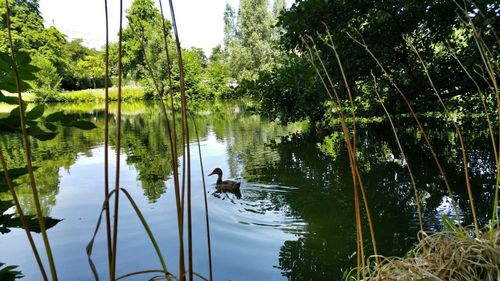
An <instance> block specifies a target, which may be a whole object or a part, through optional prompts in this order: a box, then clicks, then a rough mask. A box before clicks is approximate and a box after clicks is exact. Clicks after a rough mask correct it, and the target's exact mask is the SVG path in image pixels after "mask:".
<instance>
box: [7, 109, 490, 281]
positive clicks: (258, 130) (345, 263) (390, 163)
mask: <svg viewBox="0 0 500 281" xmlns="http://www.w3.org/2000/svg"><path fill="white" fill-rule="evenodd" d="M195 108H196V110H193V120H194V122H196V127H197V128H198V135H199V136H200V143H201V149H202V154H203V157H204V166H205V167H206V169H207V170H210V169H213V168H215V167H221V168H222V169H223V170H224V171H227V174H228V178H233V179H236V180H238V181H241V188H240V193H227V192H226V193H224V192H218V191H217V190H216V188H215V185H214V183H213V178H211V179H209V178H208V177H207V182H208V183H209V186H208V190H207V192H208V193H209V194H210V195H211V196H210V200H209V204H210V208H211V213H210V215H211V220H212V222H213V233H214V236H213V238H214V241H215V242H214V243H216V244H215V249H214V250H215V256H216V259H214V260H216V261H217V262H216V264H215V270H216V272H215V274H216V277H217V278H216V279H220V280H229V279H238V280H259V279H260V280H284V279H288V280H334V279H338V278H339V276H340V275H341V270H343V269H347V268H349V267H351V266H353V265H355V260H356V257H355V256H353V253H354V252H355V246H356V242H355V240H356V234H355V225H354V207H353V190H352V181H351V170H350V168H349V164H348V163H349V161H348V157H347V152H346V149H345V145H344V143H343V138H342V136H341V135H340V132H337V131H335V130H334V132H333V133H332V135H330V136H328V137H326V138H325V139H323V140H319V139H318V138H316V137H315V136H310V135H307V134H301V133H297V132H298V131H301V130H302V128H303V126H302V125H301V124H294V125H289V126H285V127H283V126H280V125H278V124H276V123H273V122H268V121H266V120H264V119H262V118H261V117H259V116H257V115H254V114H252V112H250V111H248V110H247V106H245V104H244V103H241V102H235V103H215V104H214V103H211V104H198V105H197V106H196V107H195ZM124 109H125V110H124V111H125V112H124V115H123V118H124V119H123V141H122V147H123V151H124V155H125V165H127V166H128V167H127V168H128V169H126V171H127V172H124V173H129V175H127V176H128V177H132V178H134V177H135V180H136V182H137V184H136V185H137V187H138V192H139V193H140V194H143V196H144V199H145V202H144V203H143V205H141V206H142V207H141V208H144V209H148V210H149V209H152V208H160V206H168V205H166V203H165V200H167V201H168V200H170V199H169V198H171V196H172V192H169V191H170V190H169V180H170V177H171V175H172V170H171V167H170V165H169V163H170V158H169V157H170V155H169V154H168V151H169V148H168V145H169V144H168V141H167V139H166V138H165V135H164V132H165V129H164V127H163V121H162V118H161V111H160V110H159V108H158V107H156V106H153V105H150V104H146V105H145V104H129V105H124ZM64 110H65V111H66V112H67V113H68V112H70V113H73V114H78V115H79V116H80V117H85V118H88V119H90V120H92V121H93V122H94V123H95V124H96V125H97V126H98V129H95V130H91V131H80V130H72V129H71V128H65V129H63V131H62V133H60V134H59V135H58V136H57V137H56V138H55V139H54V140H50V141H45V142H38V141H36V140H33V158H34V161H35V165H37V166H38V167H39V168H38V169H37V171H36V176H37V178H38V179H39V183H40V193H41V194H40V196H41V198H42V204H43V208H44V212H45V214H47V215H50V213H51V211H52V209H53V208H57V207H58V206H62V207H64V206H71V205H72V204H74V203H72V202H63V201H62V200H66V199H61V197H60V196H59V195H60V193H61V192H62V191H61V190H63V189H66V190H67V191H69V187H67V186H61V181H63V179H64V178H65V177H67V176H68V175H69V173H70V171H73V170H72V169H74V167H75V166H78V167H82V166H85V165H86V164H85V163H87V162H89V163H97V164H99V163H100V162H99V161H102V159H97V158H96V157H94V156H93V153H96V151H99V150H100V148H102V143H103V141H102V136H103V131H102V128H103V127H104V125H103V115H104V114H103V109H102V108H95V105H89V106H86V105H81V106H80V107H65V108H64ZM48 113H50V109H49V110H48ZM114 122H115V120H114V119H113V118H112V122H111V123H112V124H111V128H110V131H113V130H114ZM397 122H398V124H399V126H398V127H399V128H405V129H404V130H401V131H400V132H399V134H400V138H401V140H402V145H403V147H404V149H405V152H406V154H407V158H408V159H409V160H408V161H409V164H410V165H411V168H412V170H414V172H415V174H416V180H417V187H418V189H419V192H420V197H421V200H422V204H423V208H424V209H423V211H424V223H425V226H424V227H425V229H427V230H430V231H434V230H438V229H441V228H442V225H441V219H440V216H441V214H450V212H451V211H450V210H451V209H450V207H449V198H448V197H447V192H446V190H445V188H444V186H443V184H442V181H441V179H440V177H439V174H438V173H437V170H436V168H435V164H434V162H433V160H432V159H431V156H430V153H429V151H428V149H427V148H426V147H425V146H424V144H423V141H422V139H421V136H420V135H419V133H418V132H417V130H415V128H414V126H413V124H412V123H411V121H410V120H407V119H404V118H401V119H399V120H397ZM193 127H194V126H191V127H190V130H193ZM426 127H427V128H428V132H429V135H430V137H431V142H432V143H433V145H434V146H435V148H436V150H437V151H438V156H439V158H440V160H441V162H442V165H443V167H444V169H445V171H446V174H447V176H448V178H449V181H450V184H451V186H452V189H453V190H454V193H455V200H456V201H457V202H458V204H459V206H460V209H461V211H462V213H461V214H460V218H461V219H462V220H463V221H464V224H470V223H471V215H470V211H469V209H468V203H467V200H468V197H467V194H466V189H465V181H464V177H463V165H462V162H461V156H460V150H459V148H458V146H457V139H456V137H455V134H454V133H453V130H452V128H448V127H446V125H444V124H443V123H442V122H440V121H436V120H426ZM475 128H476V127H475V126H470V127H467V128H465V129H464V135H465V138H466V140H467V141H468V142H467V144H466V147H467V151H468V159H469V161H470V178H471V183H472V186H473V187H474V188H473V193H474V194H473V196H474V200H475V203H476V206H477V208H478V209H477V214H478V219H479V221H480V224H483V225H484V224H485V223H486V222H487V218H488V213H489V212H490V206H491V203H492V200H493V197H492V190H493V186H494V180H495V163H494V157H493V155H492V152H491V148H490V147H489V146H488V144H489V142H488V141H487V136H486V137H485V135H484V132H478V131H477V129H475ZM338 131H340V130H338ZM190 134H191V135H192V136H194V135H195V134H194V131H192V132H191V133H190ZM358 136H359V137H358V146H357V149H358V165H359V167H360V169H361V174H362V176H363V181H364V183H365V186H366V193H367V196H368V201H369V203H370V208H371V212H372V216H373V221H374V226H375V233H376V238H377V241H378V243H379V245H378V246H379V248H380V252H381V253H382V254H384V255H399V254H402V253H404V252H405V251H407V250H408V249H409V248H410V247H411V246H412V245H413V244H414V243H415V240H416V233H417V231H418V218H417V215H416V207H415V202H414V198H413V190H412V187H411V185H410V180H409V177H408V175H407V170H406V167H405V165H406V163H404V162H403V161H402V160H401V156H400V153H399V149H398V148H397V144H396V143H395V141H394V139H393V136H392V132H391V131H390V129H389V127H388V124H385V123H373V124H369V125H364V126H361V128H360V129H359V132H358ZM0 141H1V142H2V145H3V146H4V147H9V150H10V153H9V155H8V164H9V167H22V166H24V162H23V155H22V144H21V141H20V139H19V138H17V137H16V136H12V135H2V136H0ZM110 142H111V148H113V146H114V136H111V141H110ZM177 149H178V153H179V155H181V153H182V151H181V149H180V147H178V148H177ZM195 154H196V153H194V154H193V155H195ZM82 159H85V161H87V162H85V163H82V162H81V161H82ZM193 159H197V158H196V157H194V158H193ZM77 164H78V165H77ZM97 166H98V167H99V168H98V169H99V173H101V168H102V167H101V166H100V165H96V167H97ZM85 167H86V169H91V168H92V169H94V168H93V167H94V166H91V165H87V166H85ZM89 172H90V173H92V174H94V173H97V171H96V170H88V172H87V174H86V175H85V178H81V179H76V180H79V181H81V182H83V183H85V184H86V183H87V182H89V183H90V185H89V186H88V187H87V186H86V188H89V189H91V188H92V190H95V191H92V192H94V193H96V194H97V193H99V194H100V192H101V187H100V186H93V185H92V179H91V177H90V176H89V175H88V173H89ZM73 173H75V172H74V171H73ZM200 174H201V172H199V171H196V170H195V171H194V177H193V178H194V179H199V178H200ZM132 180H133V179H132ZM210 180H212V181H210ZM194 181H195V182H194V184H195V186H196V185H198V186H201V182H199V180H194ZM17 183H18V184H19V186H18V187H17V188H18V190H19V194H20V198H21V204H22V205H23V207H24V208H25V210H26V212H27V213H33V209H34V207H33V204H32V201H31V196H29V189H28V188H29V187H28V186H27V184H26V179H23V178H19V179H18V180H17ZM210 184H212V185H210ZM94 185H95V184H94ZM131 185H132V187H133V184H131ZM60 188H61V190H60ZM75 191H76V190H73V191H72V192H75ZM197 196H199V194H197V193H195V194H194V199H196V198H197ZM66 197H67V196H66ZM66 197H65V198H66ZM200 198H201V197H200ZM0 199H1V200H7V199H8V196H7V195H6V194H5V193H3V194H2V193H0ZM87 200H92V198H88V199H87ZM162 200H163V201H162ZM98 202H100V198H97V199H96V204H97V205H98V204H100V203H98ZM158 203H161V204H158ZM85 204H89V203H85ZM62 207H61V208H62ZM66 208H69V207H66ZM162 208H163V207H162ZM64 210H69V209H64ZM194 211H195V212H196V211H197V210H194ZM65 212H67V211H65ZM89 213H90V214H92V215H93V214H94V213H95V212H94V210H90V211H89ZM60 214H64V212H60ZM0 215H1V214H0ZM89 216H90V217H88V218H86V217H83V220H85V221H87V225H86V227H88V229H91V228H92V227H93V223H94V222H95V221H94V219H95V218H94V217H93V216H91V215H89ZM151 216H153V217H152V218H153V226H154V227H155V226H156V227H164V228H167V227H165V226H161V222H164V220H165V219H166V220H173V219H174V218H173V217H172V218H171V217H170V215H169V214H168V213H165V212H164V213H160V214H157V215H152V214H151ZM165 217H167V218H165ZM62 219H65V220H64V221H62V222H60V223H59V224H58V227H59V229H64V227H65V225H66V224H69V223H71V222H72V221H75V223H78V225H83V224H81V223H80V220H82V217H81V215H78V217H75V218H71V217H68V218H64V217H63V218H62ZM127 227H128V226H127ZM59 231H60V232H61V235H64V237H66V234H64V233H62V230H59ZM200 231H203V230H202V229H201V230H200ZM89 232H90V230H89ZM172 233H173V232H172ZM128 235H131V236H130V237H134V239H136V236H132V235H135V234H133V232H131V233H130V234H128ZM368 237H369V235H368V230H367V229H365V238H368ZM86 238H87V237H84V238H81V239H86ZM0 239H2V238H1V237H0ZM75 240H76V239H75ZM133 241H138V240H137V239H136V240H133ZM218 241H219V242H218ZM163 242H164V244H167V245H168V243H169V242H170V240H167V241H163ZM19 243H21V242H19ZM75 243H76V242H75ZM80 243H83V242H82V241H80ZM217 243H218V244H217ZM63 245H64V246H65V247H69V246H68V245H69V244H68V245H65V244H63ZM217 245H219V246H218V247H219V248H217ZM365 245H367V246H366V247H367V249H369V248H370V247H369V245H368V241H366V243H365ZM126 250H127V249H124V252H125V251H126ZM75 251H76V250H75ZM82 253H83V252H82ZM218 253H219V254H218ZM144 255H146V253H144ZM236 256H238V257H241V259H240V260H238V258H236ZM145 260H146V258H145ZM200 260H201V261H200V263H202V262H203V259H202V258H200ZM6 262H8V263H9V264H18V263H17V262H10V261H8V260H6ZM80 262H85V259H84V257H83V254H82V261H80ZM136 263H137V261H133V262H131V263H130V265H134V266H135V265H137V264H136ZM76 264H78V263H75V264H68V267H72V266H73V267H77V265H76ZM78 266H80V264H78ZM174 266H175V265H174ZM257 266H258V267H259V268H258V270H257V269H256V267H257ZM22 269H23V268H21V270H22ZM79 276H81V277H82V276H86V275H84V274H83V273H82V274H81V275H79ZM243 276H247V277H243ZM237 277H238V278H237ZM82 278H85V277H82ZM245 278H246V279H245ZM29 280H36V278H32V279H29Z"/></svg>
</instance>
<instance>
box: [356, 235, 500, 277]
mask: <svg viewBox="0 0 500 281" xmlns="http://www.w3.org/2000/svg"><path fill="white" fill-rule="evenodd" d="M422 236H423V238H422V239H421V240H420V242H419V244H418V245H417V247H416V248H415V249H414V250H412V251H411V252H410V253H408V256H407V257H405V258H398V257H391V258H383V259H382V262H381V263H380V265H378V266H373V263H371V266H368V267H366V268H365V269H364V270H362V272H363V271H364V273H365V278H364V280H493V281H496V280H500V227H497V228H496V229H495V230H494V233H493V237H492V239H491V240H490V239H489V238H490V236H489V233H487V234H485V235H483V236H481V237H479V238H474V237H472V236H470V235H467V234H465V233H464V232H460V233H458V232H449V231H443V232H438V233H435V234H433V235H427V234H425V233H423V235H422Z"/></svg>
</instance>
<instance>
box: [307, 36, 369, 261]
mask: <svg viewBox="0 0 500 281" xmlns="http://www.w3.org/2000/svg"><path fill="white" fill-rule="evenodd" d="M328 35H329V39H330V44H328V43H327V46H329V47H330V48H332V50H333V51H334V53H335V54H336V57H337V62H338V64H339V68H340V69H341V72H342V73H343V74H342V77H343V79H344V84H345V85H346V87H349V84H348V82H347V77H346V76H345V73H344V70H343V67H342V63H341V61H340V58H339V56H338V53H337V50H336V49H335V45H334V43H333V38H332V37H331V35H330V33H329V32H328ZM310 40H311V41H312V39H311V38H310ZM314 49H315V48H314ZM314 53H315V54H316V57H317V60H318V61H319V63H320V65H321V67H322V69H323V72H324V75H325V76H326V77H327V80H328V82H329V84H330V87H331V88H332V89H335V85H334V84H333V82H332V80H331V78H330V75H329V74H328V71H327V69H326V67H325V65H324V63H323V61H322V60H321V57H320V56H319V52H318V51H317V50H316V49H315V52H314ZM311 55H312V53H311ZM310 63H314V61H313V60H311V61H310ZM314 67H315V66H314ZM317 73H318V75H321V74H320V72H319V69H318V71H317ZM321 79H323V78H321ZM323 84H324V85H325V87H326V89H327V91H328V86H327V85H326V83H323ZM333 92H334V94H335V99H336V105H337V107H338V110H339V112H340V113H341V115H342V116H343V117H341V124H343V125H342V127H343V133H344V138H345V140H346V145H347V148H348V152H349V157H350V161H351V162H352V165H351V169H352V170H353V171H354V173H353V176H354V178H353V183H354V186H355V187H356V186H358V185H359V189H360V191H361V195H362V198H363V203H364V207H365V212H366V215H367V220H368V227H369V229H370V236H371V242H372V247H373V251H374V253H375V255H378V253H377V243H376V239H375V231H374V230H373V223H372V219H371V213H370V208H369V206H368V198H367V196H366V193H365V189H364V186H363V181H362V179H361V173H360V172H359V168H358V165H357V161H356V148H355V144H356V141H355V140H351V137H350V135H351V134H350V132H349V130H348V128H347V122H346V118H345V116H344V113H343V112H344V110H343V106H342V103H341V99H340V97H339V95H338V93H337V91H336V90H333ZM347 92H348V95H349V99H350V101H351V111H352V112H353V122H354V123H355V120H356V119H355V114H354V111H355V108H354V103H353V101H352V100H353V99H352V95H351V92H350V89H347ZM329 95H330V96H331V94H329ZM342 120H343V121H342ZM355 128H356V125H355V124H353V129H354V130H355ZM354 137H355V135H354V133H353V138H354Z"/></svg>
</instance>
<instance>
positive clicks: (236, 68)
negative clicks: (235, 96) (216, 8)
mask: <svg viewBox="0 0 500 281" xmlns="http://www.w3.org/2000/svg"><path fill="white" fill-rule="evenodd" d="M274 22H275V20H274V18H273V15H272V13H271V12H270V11H269V10H268V1H267V0H242V1H241V2H240V8H239V10H238V13H237V16H235V13H234V10H233V9H232V7H231V6H230V5H226V10H225V12H224V41H225V47H226V50H227V53H228V56H229V60H228V63H229V68H230V69H231V72H232V73H231V75H232V77H233V78H235V79H237V80H238V82H241V81H244V80H249V81H253V80H256V79H257V78H258V76H259V72H260V71H263V70H265V69H270V68H271V66H272V65H273V61H274V59H275V55H276V53H275V52H274V50H273V45H272V34H273V26H274Z"/></svg>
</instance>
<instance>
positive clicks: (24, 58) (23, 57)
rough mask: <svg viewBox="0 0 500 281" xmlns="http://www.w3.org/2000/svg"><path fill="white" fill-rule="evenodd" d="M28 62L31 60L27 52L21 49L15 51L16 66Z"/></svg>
mask: <svg viewBox="0 0 500 281" xmlns="http://www.w3.org/2000/svg"><path fill="white" fill-rule="evenodd" d="M30 62H31V57H30V54H29V53H28V52H23V51H18V52H16V63H17V66H18V67H20V66H22V65H26V64H29V63H30Z"/></svg>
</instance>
